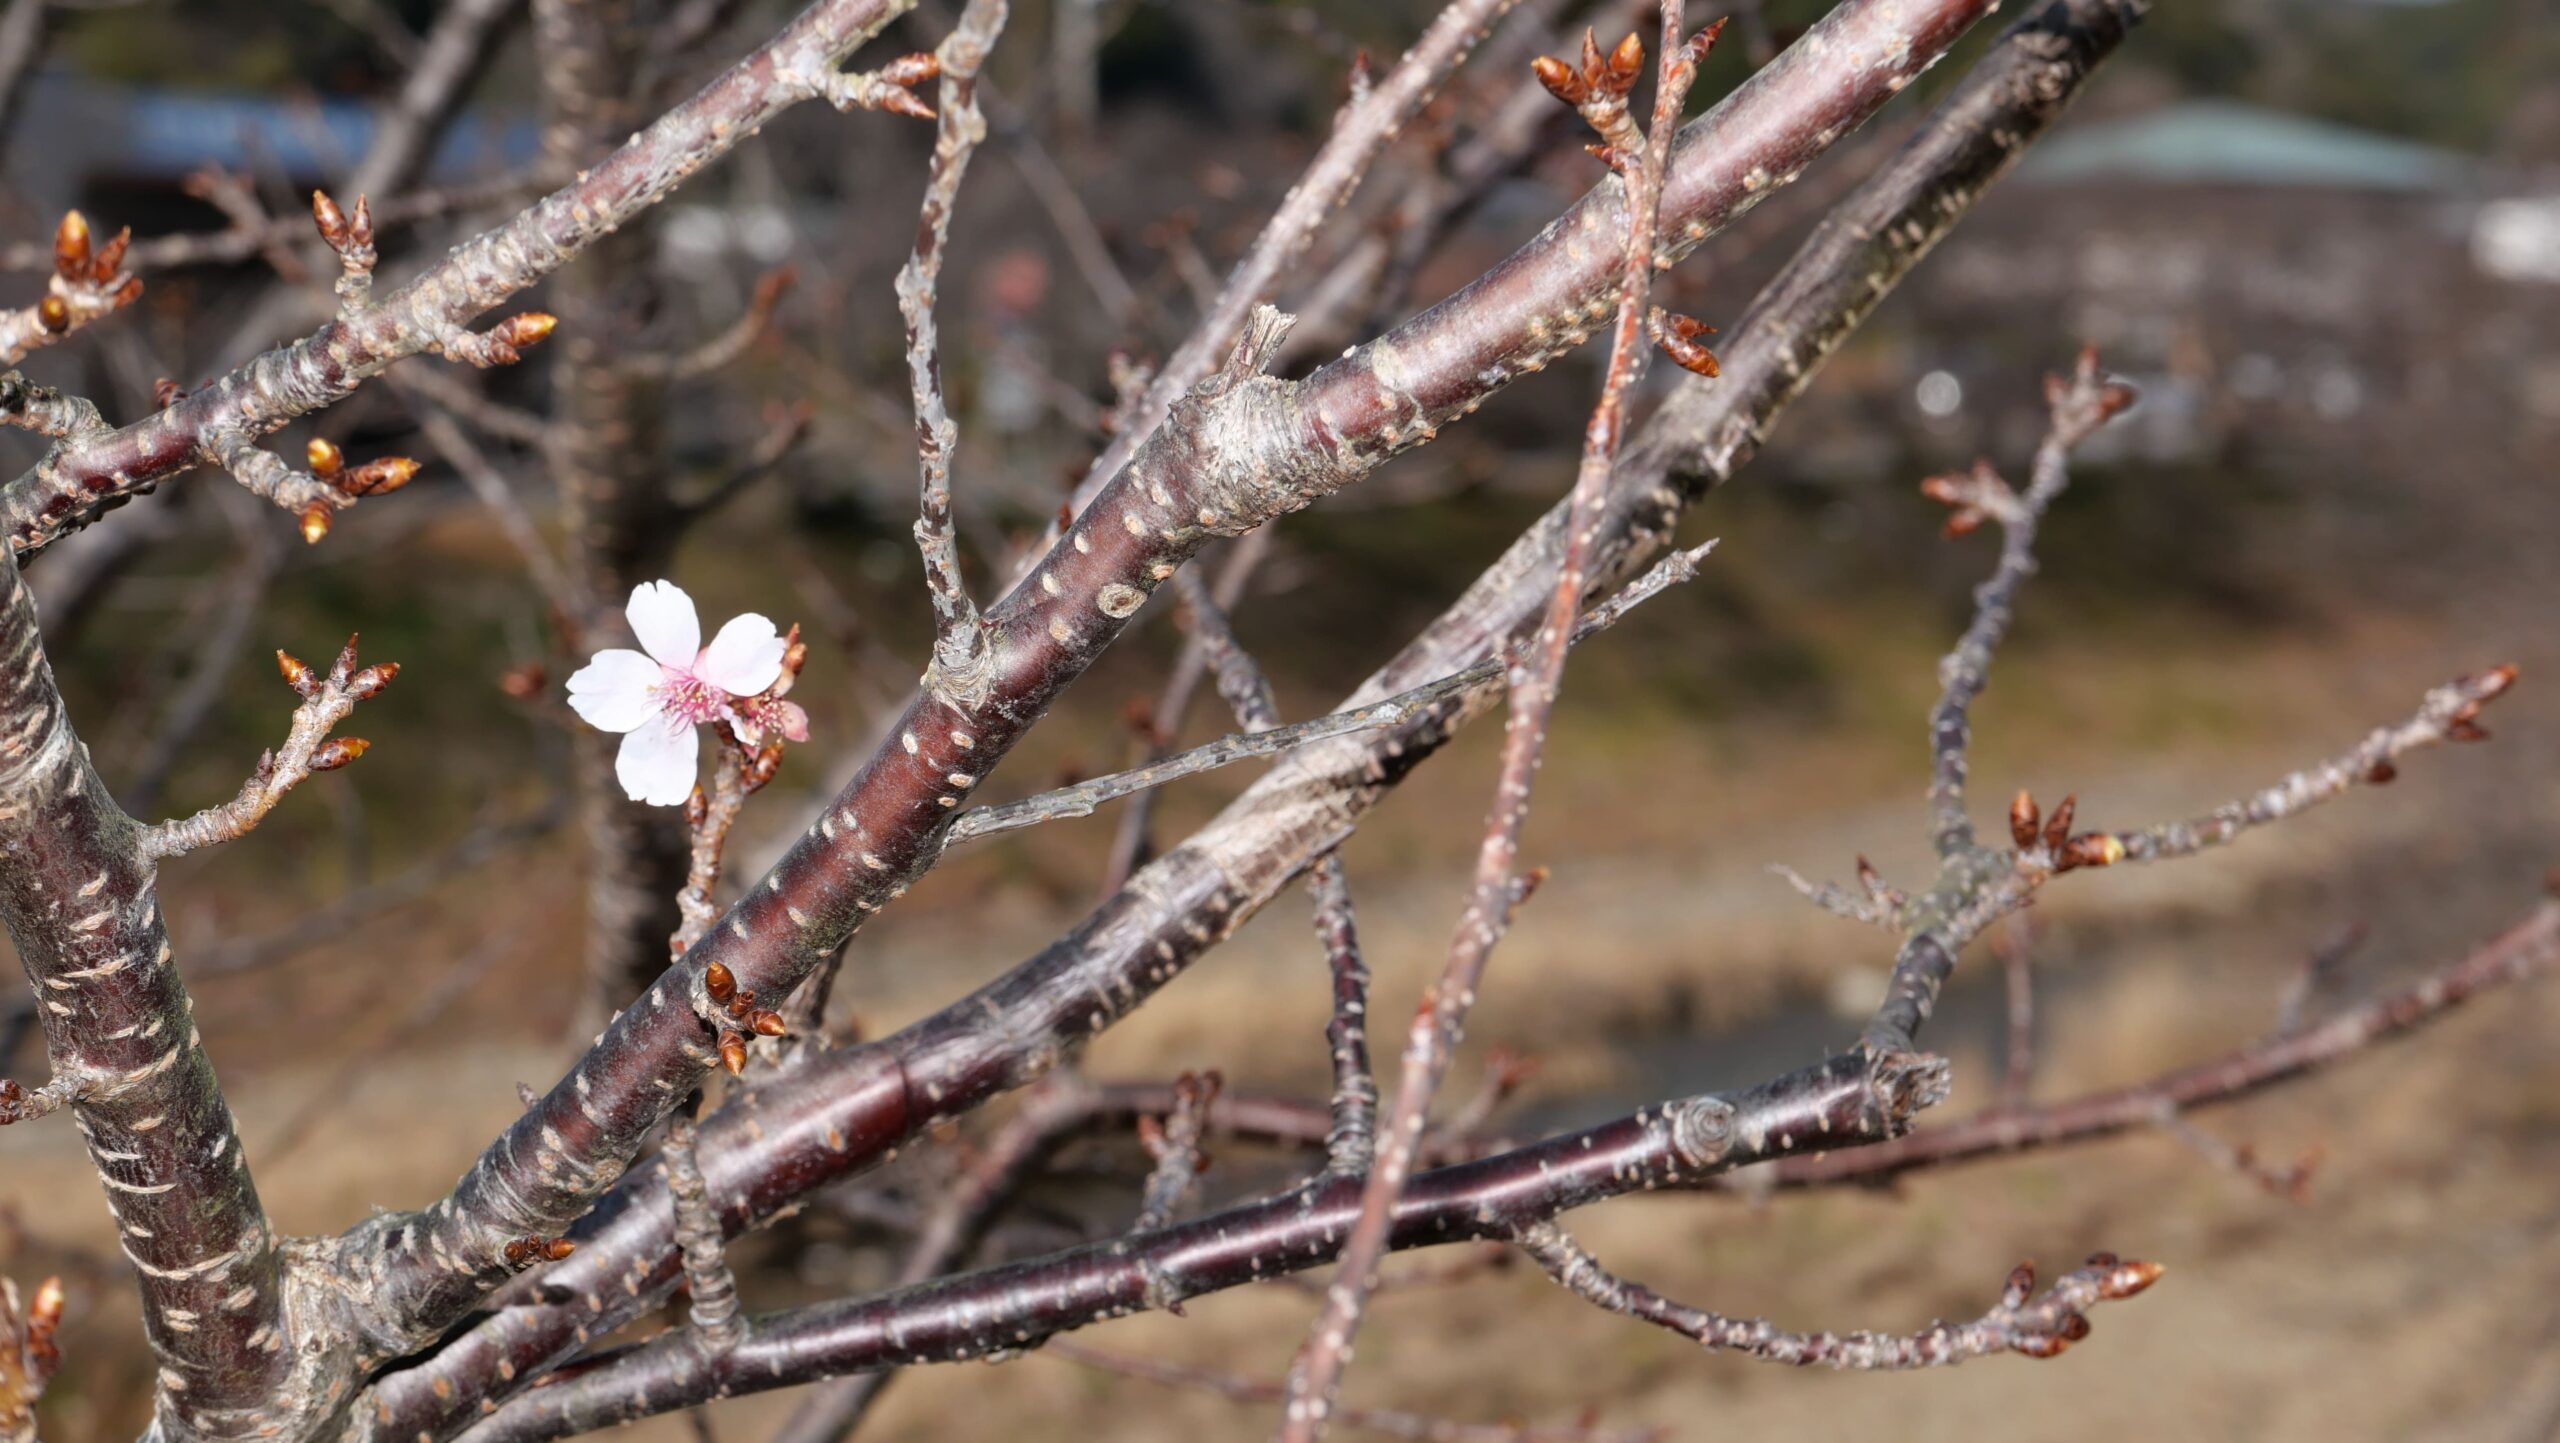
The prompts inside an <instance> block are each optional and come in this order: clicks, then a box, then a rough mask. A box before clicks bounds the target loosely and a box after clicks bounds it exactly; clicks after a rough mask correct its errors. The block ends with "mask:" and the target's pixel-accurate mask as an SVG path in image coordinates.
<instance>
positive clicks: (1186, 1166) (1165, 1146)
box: [1135, 1072, 1226, 1232]
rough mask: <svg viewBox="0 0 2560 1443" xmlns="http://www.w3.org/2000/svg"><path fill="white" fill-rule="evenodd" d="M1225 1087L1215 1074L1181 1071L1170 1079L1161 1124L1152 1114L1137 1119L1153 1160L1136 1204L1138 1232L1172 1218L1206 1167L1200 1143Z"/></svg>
mask: <svg viewBox="0 0 2560 1443" xmlns="http://www.w3.org/2000/svg"><path fill="white" fill-rule="evenodd" d="M1225 1085H1226V1080H1225V1079H1224V1078H1222V1077H1220V1076H1219V1075H1218V1074H1217V1073H1216V1072H1203V1073H1191V1072H1186V1073H1184V1074H1182V1075H1181V1076H1180V1077H1177V1078H1175V1079H1174V1082H1173V1109H1172V1110H1171V1111H1170V1112H1167V1113H1166V1114H1165V1115H1164V1119H1163V1120H1162V1121H1161V1122H1159V1121H1158V1120H1157V1119H1156V1118H1155V1117H1154V1116H1153V1115H1152V1114H1145V1115H1141V1116H1140V1117H1139V1118H1138V1141H1139V1142H1140V1143H1141V1144H1143V1145H1144V1146H1145V1147H1146V1149H1147V1153H1148V1155H1149V1156H1151V1157H1153V1158H1154V1159H1155V1160H1156V1165H1155V1170H1154V1171H1152V1172H1150V1173H1149V1174H1148V1175H1147V1185H1146V1189H1145V1191H1144V1193H1143V1194H1142V1196H1141V1198H1140V1201H1139V1204H1138V1220H1137V1223H1136V1224H1135V1226H1136V1228H1137V1229H1138V1231H1140V1232H1149V1231H1152V1230H1154V1229H1156V1228H1160V1227H1163V1226H1165V1225H1166V1224H1167V1223H1170V1222H1172V1221H1173V1216H1174V1213H1175V1212H1176V1211H1178V1210H1179V1209H1180V1208H1181V1207H1182V1204H1183V1202H1184V1201H1185V1200H1186V1199H1188V1198H1189V1197H1190V1196H1191V1193H1192V1191H1193V1189H1195V1188H1197V1187H1198V1186H1199V1182H1200V1174H1202V1173H1204V1172H1207V1171H1208V1170H1209V1154H1208V1152H1207V1151H1206V1150H1205V1149H1204V1148H1203V1147H1202V1143H1203V1141H1204V1140H1205V1139H1206V1138H1207V1136H1208V1132H1209V1108H1210V1106H1211V1104H1213V1103H1215V1102H1216V1101H1217V1100H1218V1091H1219V1089H1220V1088H1221V1087H1223V1086H1225Z"/></svg>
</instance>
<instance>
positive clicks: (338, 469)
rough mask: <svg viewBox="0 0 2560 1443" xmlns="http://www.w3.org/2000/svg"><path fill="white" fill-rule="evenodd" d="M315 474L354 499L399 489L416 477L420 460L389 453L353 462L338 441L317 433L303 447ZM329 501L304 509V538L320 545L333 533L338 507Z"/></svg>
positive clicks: (302, 517) (340, 492) (337, 490)
mask: <svg viewBox="0 0 2560 1443" xmlns="http://www.w3.org/2000/svg"><path fill="white" fill-rule="evenodd" d="M303 455H304V457H305V458H306V459H307V460H308V461H309V463H310V470H311V474H312V475H313V476H314V477H316V478H318V479H319V480H320V481H322V482H324V483H326V484H327V485H328V486H329V488H330V489H331V490H333V491H336V492H337V493H338V494H339V495H341V496H344V497H346V498H347V499H348V500H350V501H353V500H356V499H358V498H361V497H365V496H383V495H388V494H389V493H391V492H394V491H397V490H399V489H400V488H401V487H403V486H406V485H408V484H409V483H410V482H411V481H412V480H414V479H416V477H417V474H418V463H417V462H416V461H414V460H411V459H410V458H409V457H406V456H385V457H383V458H381V459H380V460H378V461H367V462H366V463H364V464H363V465H361V466H349V465H348V464H347V458H346V453H344V452H342V451H340V450H339V449H338V447H337V445H336V444H335V443H333V442H330V441H324V440H322V439H320V438H319V437H316V436H315V437H313V438H312V439H311V443H310V444H309V445H307V446H305V447H304V448H303ZM336 509H337V508H336V507H334V506H331V505H330V504H329V503H327V502H325V501H323V502H314V503H312V504H311V505H309V506H306V507H304V508H303V509H302V512H301V518H300V519H301V521H302V539H303V540H305V541H308V542H310V543H312V544H313V545H315V546H316V545H318V544H319V542H320V538H321V537H323V536H326V535H328V534H329V522H330V519H331V517H332V515H333V514H334V512H335V511H336Z"/></svg>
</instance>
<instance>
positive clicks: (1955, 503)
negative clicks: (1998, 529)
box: [1920, 461, 2024, 537]
mask: <svg viewBox="0 0 2560 1443" xmlns="http://www.w3.org/2000/svg"><path fill="white" fill-rule="evenodd" d="M1920 494H1921V495H1923V496H1926V497H1928V498H1929V499H1930V500H1932V501H1935V502H1937V503H1938V504H1939V505H1941V506H1946V507H1951V508H1953V511H1952V514H1950V515H1949V516H1948V517H1947V524H1946V525H1945V526H1944V527H1943V528H1941V530H1942V533H1943V534H1944V535H1946V536H1949V537H1956V536H1963V535H1966V534H1968V533H1970V532H1972V531H1973V530H1974V529H1975V528H1977V527H1979V526H1981V525H1982V523H1983V521H1984V520H1985V519H1986V518H1996V519H1997V520H1998V521H1999V522H2000V523H2001V524H2002V525H2004V526H2005V525H2008V524H2009V523H2010V522H2012V521H2015V520H2017V519H2018V518H2019V517H2020V516H2021V515H2023V514H2024V503H2022V502H2020V501H2019V500H2018V493H2017V492H2015V491H2013V490H2011V489H2009V483H2008V482H2007V481H2006V480H2003V479H2002V478H2001V475H2000V473H1999V472H1998V471H1997V470H1994V469H1993V468H1992V465H1991V463H1990V462H1989V461H1976V462H1974V463H1973V469H1972V470H1970V471H1950V472H1948V473H1946V474H1945V475H1943V476H1932V477H1930V478H1928V479H1927V480H1925V481H1922V482H1921V483H1920Z"/></svg>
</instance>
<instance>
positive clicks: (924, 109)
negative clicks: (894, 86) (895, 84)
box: [880, 90, 934, 120]
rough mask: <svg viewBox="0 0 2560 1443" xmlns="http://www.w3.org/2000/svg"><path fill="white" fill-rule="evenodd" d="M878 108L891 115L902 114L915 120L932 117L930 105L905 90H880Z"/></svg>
mask: <svg viewBox="0 0 2560 1443" xmlns="http://www.w3.org/2000/svg"><path fill="white" fill-rule="evenodd" d="M880 108H881V109H882V110H885V111H887V112H889V113H890V114H891V115H904V116H907V117H909V118H911V119H915V120H931V119H933V118H934V114H933V107H932V106H930V105H927V104H925V103H924V102H923V101H921V100H918V99H917V98H916V97H915V95H914V94H913V93H912V92H909V91H905V90H884V91H881V92H880Z"/></svg>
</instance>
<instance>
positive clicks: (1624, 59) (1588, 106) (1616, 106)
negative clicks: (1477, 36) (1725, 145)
mask: <svg viewBox="0 0 2560 1443" xmlns="http://www.w3.org/2000/svg"><path fill="white" fill-rule="evenodd" d="M1724 27H1725V22H1724V21H1722V20H1718V21H1716V22H1715V23H1714V24H1712V25H1709V26H1707V27H1706V28H1705V29H1703V30H1700V31H1699V32H1698V33H1697V34H1695V35H1692V36H1690V37H1689V39H1688V42H1687V43H1686V44H1684V45H1682V46H1681V47H1680V48H1679V50H1678V51H1677V52H1675V53H1674V54H1672V55H1671V56H1669V57H1668V60H1669V62H1670V63H1669V65H1668V66H1667V67H1666V69H1668V70H1673V71H1677V72H1679V75H1678V77H1677V78H1678V83H1679V85H1680V87H1681V91H1682V93H1684V94H1685V93H1686V91H1687V88H1688V77H1689V76H1690V75H1693V74H1695V73H1696V71H1697V67H1698V64H1699V62H1701V61H1703V60H1705V59H1706V58H1707V52H1708V51H1710V50H1713V49H1714V48H1715V44H1716V37H1717V36H1719V35H1722V34H1723V33H1724ZM1529 68H1530V69H1531V70H1532V71H1534V72H1536V74H1537V77H1538V83H1539V84H1541V85H1543V86H1545V87H1546V88H1547V93H1548V94H1549V95H1552V96H1554V97H1555V98H1556V99H1558V100H1561V101H1563V102H1564V103H1565V104H1567V105H1570V106H1572V107H1573V108H1574V110H1575V111H1576V112H1578V113H1579V114H1580V115H1581V116H1582V118H1583V120H1584V121H1585V122H1587V123H1588V124H1589V125H1590V126H1591V128H1592V129H1593V130H1596V131H1598V132H1599V133H1600V142H1599V144H1597V145H1593V146H1589V147H1587V149H1589V150H1590V152H1591V153H1592V154H1593V155H1596V156H1598V157H1599V158H1600V162H1601V163H1602V164H1603V165H1606V166H1608V167H1609V168H1610V169H1611V170H1615V171H1621V172H1623V171H1624V170H1625V169H1626V168H1627V166H1628V165H1629V164H1630V163H1632V162H1633V161H1634V160H1635V159H1636V158H1637V157H1639V156H1641V155H1643V154H1644V131H1643V128H1642V127H1640V126H1639V125H1637V123H1636V120H1635V117H1634V116H1633V115H1632V114H1630V113H1629V109H1628V105H1627V96H1628V94H1629V92H1631V91H1633V90H1634V89H1635V86H1636V80H1637V78H1638V77H1639V76H1641V75H1643V74H1644V38H1643V37H1642V36H1640V35H1637V34H1635V33H1634V32H1632V31H1630V32H1628V34H1627V37H1626V38H1625V39H1623V40H1621V41H1619V42H1618V43H1617V44H1616V45H1615V46H1614V47H1612V48H1611V49H1610V50H1609V51H1608V52H1607V53H1605V54H1604V53H1602V51H1601V49H1600V40H1599V37H1598V36H1596V35H1594V34H1593V33H1592V32H1591V31H1589V30H1585V31H1583V32H1582V63H1581V65H1580V66H1578V67H1577V66H1575V65H1574V64H1572V63H1571V62H1569V61H1564V60H1559V59H1557V58H1556V57H1554V56H1552V55H1541V56H1539V57H1538V58H1537V59H1535V60H1532V61H1530V62H1529Z"/></svg>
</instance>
